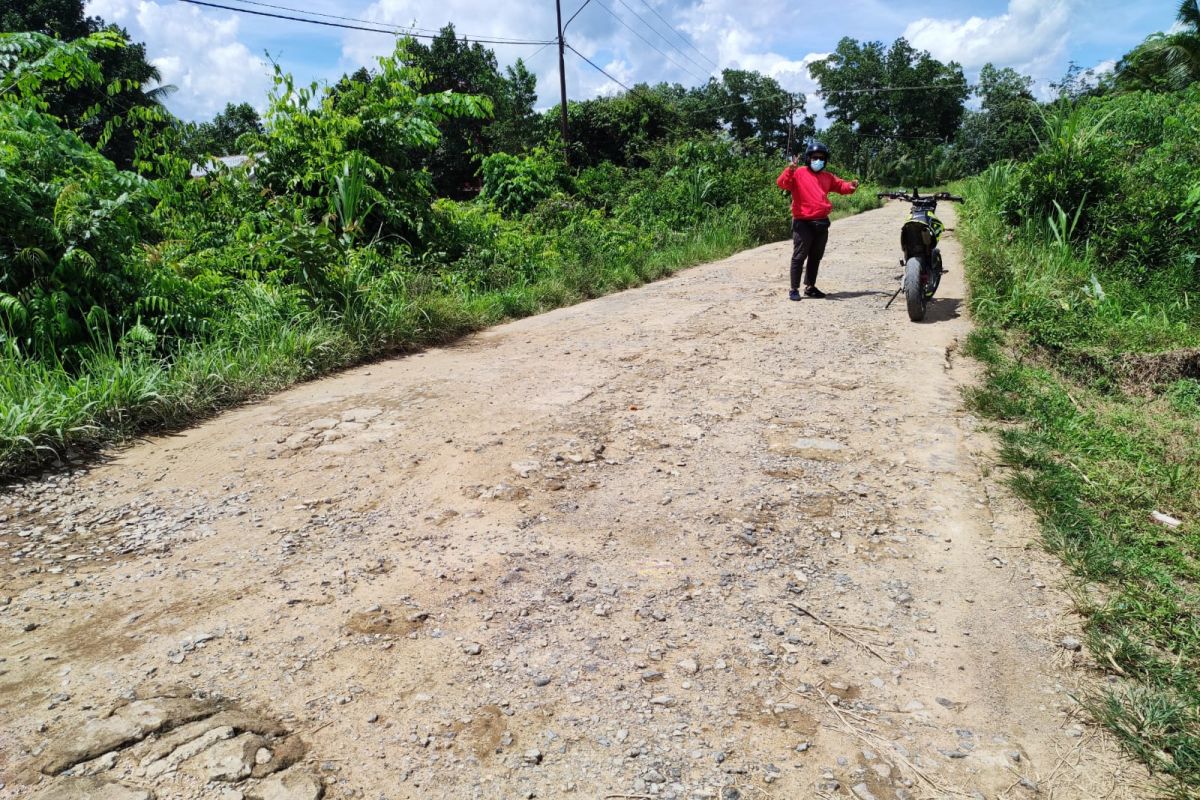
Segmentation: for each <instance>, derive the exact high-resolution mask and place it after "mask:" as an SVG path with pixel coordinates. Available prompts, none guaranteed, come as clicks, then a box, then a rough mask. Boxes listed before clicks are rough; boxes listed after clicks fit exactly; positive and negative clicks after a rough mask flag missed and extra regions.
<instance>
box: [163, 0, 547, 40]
mask: <svg viewBox="0 0 1200 800" xmlns="http://www.w3.org/2000/svg"><path fill="white" fill-rule="evenodd" d="M179 2H181V3H190V4H191V5H194V6H205V7H207V8H220V9H223V10H225V11H235V12H237V13H239V14H251V15H253V16H258V17H270V18H272V19H284V20H288V21H290V22H307V23H308V24H310V25H322V26H324V27H327V28H342V29H345V30H352V31H366V32H367V33H383V34H386V35H388V36H412V37H413V38H416V39H437V38H438V36H436V35H433V34H424V33H410V32H405V31H403V30H387V29H385V28H380V27H367V26H364V25H350V24H348V23H343V22H327V21H325V20H320V19H306V18H304V17H292V16H287V15H285V14H272V13H270V12H267V11H255V10H254V9H252V8H237V7H234V6H227V5H223V4H221V3H210V2H207V0H179ZM301 13H305V12H301ZM372 24H383V23H372ZM471 41H472V42H477V43H479V44H507V45H529V46H532V45H546V44H554V43H555V42H553V41H549V42H547V41H545V40H543V39H538V40H532V39H530V40H522V39H498V38H472V39H471Z"/></svg>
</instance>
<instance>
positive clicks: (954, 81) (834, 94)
mask: <svg viewBox="0 0 1200 800" xmlns="http://www.w3.org/2000/svg"><path fill="white" fill-rule="evenodd" d="M809 72H810V73H811V74H812V76H813V78H815V79H816V81H817V82H818V84H819V85H820V87H821V88H820V90H819V94H820V95H821V97H822V99H823V100H824V101H825V107H826V110H827V112H828V114H829V116H830V118H831V119H832V120H833V121H834V123H835V125H836V126H837V129H836V130H837V132H838V133H839V138H841V139H842V141H843V145H844V146H845V147H847V148H848V149H846V150H842V152H841V155H840V157H839V158H840V160H842V161H843V163H846V162H849V163H851V164H853V165H854V166H855V167H856V168H857V169H858V170H859V171H861V172H864V173H872V172H874V173H875V174H878V175H879V177H881V178H884V179H889V180H903V179H905V178H906V177H907V176H908V173H909V172H911V165H913V164H917V163H925V162H927V161H929V156H928V151H930V150H931V148H932V147H933V145H934V143H935V142H942V143H945V142H947V141H949V140H950V139H951V138H952V137H953V136H954V134H955V133H956V132H957V131H958V128H959V125H960V124H961V122H962V118H963V111H964V106H963V103H964V101H965V100H966V98H967V96H968V94H969V88H968V86H967V82H966V80H965V78H964V77H963V72H962V67H961V66H960V65H959V64H957V63H956V62H953V61H951V62H950V63H949V64H943V63H942V62H940V61H938V60H937V59H935V58H933V57H932V56H931V55H930V54H929V53H928V52H926V51H923V50H921V51H918V50H916V49H915V48H913V46H912V45H910V44H909V43H908V41H907V40H905V39H903V38H900V39H897V40H896V41H895V42H893V43H892V45H891V47H889V48H885V47H884V45H883V43H882V42H863V43H860V42H858V41H856V40H854V39H851V38H849V37H847V38H844V39H842V40H841V41H840V42H838V45H837V48H836V49H835V50H834V52H833V53H832V54H831V55H830V56H829V57H828V58H826V59H824V60H823V61H818V62H816V63H814V64H812V65H811V66H810V67H809ZM849 134H852V136H851V135H849Z"/></svg>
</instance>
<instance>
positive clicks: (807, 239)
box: [792, 219, 829, 289]
mask: <svg viewBox="0 0 1200 800" xmlns="http://www.w3.org/2000/svg"><path fill="white" fill-rule="evenodd" d="M828 241H829V220H828V219H817V220H811V219H793V220H792V288H793V289H799V288H800V272H801V270H803V271H804V285H805V286H816V285H817V270H818V269H820V268H821V257H822V256H824V255H825V243H826V242H828ZM805 259H807V260H808V263H807V264H805V263H804V262H805Z"/></svg>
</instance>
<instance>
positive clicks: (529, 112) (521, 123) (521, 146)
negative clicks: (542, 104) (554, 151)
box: [484, 58, 537, 153]
mask: <svg viewBox="0 0 1200 800" xmlns="http://www.w3.org/2000/svg"><path fill="white" fill-rule="evenodd" d="M504 75H505V80H504V83H503V84H502V85H501V87H500V96H499V97H497V98H495V100H496V116H495V119H494V120H493V121H492V124H490V125H488V126H487V127H486V128H485V129H484V132H485V134H486V135H487V138H488V141H489V144H490V145H491V149H492V150H493V152H506V153H521V152H524V151H526V150H528V149H529V148H531V147H533V145H534V143H535V138H534V137H535V135H536V134H535V130H536V124H537V114H536V113H535V112H534V110H533V106H534V104H535V103H536V102H537V75H536V74H535V73H533V72H531V71H530V70H529V68H528V67H527V66H525V61H524V60H522V59H520V58H518V59H517V62H516V63H515V64H512V65H511V66H508V67H506V68H505V70H504Z"/></svg>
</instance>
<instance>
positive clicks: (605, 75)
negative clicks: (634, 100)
mask: <svg viewBox="0 0 1200 800" xmlns="http://www.w3.org/2000/svg"><path fill="white" fill-rule="evenodd" d="M563 46H564V47H566V48H567V49H568V50H570V51H571V52H572V53H574V54H575V55H577V56H579V57H580V58H582V59H583V60H584V61H586V62H587V63H589V64H591V65H592V68H593V69H595V70H596V71H597V72H599V73H600V74H601V75H603V76H604V77H606V78H608V79H609V80H610V81H612V82H613V83H615V84H616V85H617V86H620V87H621V88H622V89H624V90H625V91H627V92H633V89H630V88H629V87H628V86H626V85H625V84H623V83H621V82H620V81H619V80H617V79H616V78H614V77H613V76H612V75H609V74H608V73H607V72H605V71H604V68H603V67H601V66H600V65H599V64H597V63H596V62H595V61H592V60H591V59H590V58H588V57H587V56H585V55H584V54H583V53H581V52H579V51H578V50H576V49H575V48H574V47H571V45H569V44H565V43H564V45H563Z"/></svg>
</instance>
